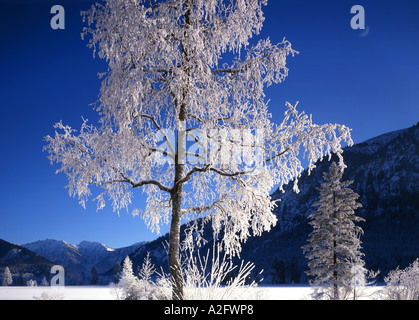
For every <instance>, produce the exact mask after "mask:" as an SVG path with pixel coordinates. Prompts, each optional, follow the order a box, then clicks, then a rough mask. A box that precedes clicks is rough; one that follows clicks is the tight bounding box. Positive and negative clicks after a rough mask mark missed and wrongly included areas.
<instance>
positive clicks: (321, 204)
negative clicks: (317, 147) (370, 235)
mask: <svg viewBox="0 0 419 320" xmlns="http://www.w3.org/2000/svg"><path fill="white" fill-rule="evenodd" d="M342 175H343V170H342V169H341V168H339V166H338V165H337V164H336V163H335V162H333V163H332V164H331V166H330V169H329V172H324V173H323V180H324V182H323V183H322V184H321V186H320V187H319V188H318V190H319V192H320V195H319V200H318V202H316V203H314V206H318V208H317V210H316V211H315V212H314V213H312V214H310V215H309V216H308V218H309V219H310V222H309V223H310V225H311V226H312V227H313V231H312V232H311V234H310V235H309V239H308V242H309V243H308V244H306V245H304V246H303V247H302V248H303V251H304V253H305V255H306V257H307V259H308V260H309V261H308V271H307V272H306V273H307V275H308V276H309V277H310V284H312V285H313V286H315V287H316V288H317V289H316V292H315V294H316V297H317V298H326V299H335V300H339V299H346V298H349V294H350V292H351V291H352V289H353V288H352V286H351V285H352V284H354V285H357V284H358V283H359V279H360V278H362V275H361V273H365V272H366V270H365V269H364V261H363V260H362V256H363V253H362V252H361V241H360V239H359V238H360V235H361V234H362V233H363V230H362V228H361V227H359V226H357V225H355V222H358V221H363V220H364V219H362V218H360V217H358V216H356V215H355V210H356V209H357V208H359V207H362V205H361V204H360V203H358V202H357V201H356V200H357V199H358V198H359V195H358V194H357V193H355V192H354V191H353V190H352V189H350V188H349V185H351V184H352V182H353V181H341V179H342Z"/></svg>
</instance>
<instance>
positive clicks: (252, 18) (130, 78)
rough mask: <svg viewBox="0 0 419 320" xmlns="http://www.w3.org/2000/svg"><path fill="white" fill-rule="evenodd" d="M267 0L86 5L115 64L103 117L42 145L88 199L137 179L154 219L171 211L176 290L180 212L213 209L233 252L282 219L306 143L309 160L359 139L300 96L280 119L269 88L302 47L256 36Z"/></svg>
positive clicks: (96, 36) (94, 40)
mask: <svg viewBox="0 0 419 320" xmlns="http://www.w3.org/2000/svg"><path fill="white" fill-rule="evenodd" d="M266 4H267V1H266V0H239V1H237V0H167V1H152V0H149V1H142V0H112V1H111V0H108V1H102V2H100V3H97V4H95V5H94V6H92V8H91V9H90V10H89V11H87V12H85V13H84V18H85V19H87V23H88V27H86V28H85V30H84V33H83V36H84V37H86V38H89V46H90V47H91V48H93V52H94V54H97V55H98V56H99V57H100V58H102V59H105V60H106V61H107V62H108V65H109V67H108V70H107V72H105V73H103V74H102V77H104V80H103V82H102V86H101V89H100V95H99V99H98V102H97V104H96V106H95V109H96V111H97V112H98V113H99V115H100V119H99V121H98V124H97V125H94V124H90V123H89V122H88V121H87V120H84V121H83V123H82V126H81V129H80V130H79V131H76V130H74V129H73V128H71V127H70V126H68V125H64V124H63V123H62V122H59V123H57V124H56V125H55V128H56V129H57V131H56V133H55V136H54V137H51V136H47V137H46V141H47V146H46V150H47V151H48V152H49V154H50V156H49V159H50V161H51V163H53V162H57V163H58V164H60V165H61V167H60V168H59V169H58V170H57V172H63V173H65V174H66V175H67V177H68V181H69V182H68V190H69V193H70V195H71V196H77V197H78V199H79V201H80V203H81V205H83V206H84V205H85V203H86V201H87V199H88V198H89V197H91V196H92V194H94V196H93V197H94V199H96V201H97V207H98V209H101V208H103V207H104V206H105V201H106V200H105V196H107V197H108V198H109V200H110V202H111V203H112V206H113V209H114V210H115V211H118V212H119V211H120V210H121V209H123V208H128V206H129V205H130V203H131V199H132V197H133V195H134V191H136V190H135V189H137V188H138V189H140V188H141V189H142V191H143V192H144V193H146V195H147V205H146V208H145V209H144V210H140V209H138V208H134V210H133V211H132V213H133V214H141V215H142V218H143V219H144V220H145V222H146V224H147V225H148V227H150V228H151V229H152V230H155V231H159V227H160V225H161V223H170V238H169V251H168V261H169V267H170V272H171V279H172V285H173V298H174V299H182V298H183V277H182V270H181V262H180V258H179V256H180V255H179V245H180V225H181V220H182V217H184V218H185V219H189V220H190V219H195V218H197V217H204V219H202V221H203V222H204V223H207V222H209V221H211V223H212V226H213V229H214V231H215V234H216V235H219V234H222V235H223V243H224V244H225V249H226V250H227V252H228V253H229V254H232V255H234V254H237V253H239V252H240V248H241V243H242V242H243V241H246V239H247V238H248V237H249V236H251V235H260V234H261V233H262V232H263V231H267V230H270V228H271V227H272V226H273V225H275V223H276V217H275V215H274V214H273V213H272V208H273V206H274V202H273V201H272V199H271V197H270V192H271V190H272V188H273V187H274V186H275V187H277V186H280V187H281V186H282V184H283V183H286V182H288V181H289V179H291V178H294V177H297V176H298V175H299V173H300V172H301V171H302V169H303V168H302V165H301V162H300V158H299V154H300V152H304V154H305V155H306V158H307V160H308V163H309V164H310V169H311V168H312V164H313V163H314V162H315V161H316V160H317V159H318V158H320V157H322V156H324V155H326V154H329V155H330V153H331V152H336V153H338V154H340V153H341V143H342V141H346V142H347V143H348V144H351V143H352V141H351V138H350V132H349V129H348V128H347V127H345V126H343V125H336V124H327V125H315V124H313V123H312V120H311V117H309V116H307V115H305V114H304V113H299V112H297V110H296V106H297V104H295V105H293V104H290V103H286V108H285V110H284V112H285V113H284V119H283V121H282V122H281V123H280V124H279V125H275V124H274V123H273V122H271V114H270V113H269V111H268V103H267V101H266V98H265V94H264V89H265V88H266V87H268V86H270V85H272V84H274V83H280V82H282V81H283V80H284V79H285V77H286V76H287V74H288V68H287V67H286V58H287V56H289V55H294V54H295V53H296V51H295V50H294V49H292V47H291V44H290V42H289V41H287V40H285V39H284V40H283V41H282V42H281V43H279V44H273V43H271V42H270V40H269V39H261V40H260V41H256V40H254V39H253V37H254V36H256V35H258V33H259V32H260V30H261V28H262V24H263V21H264V15H263V11H262V8H263V6H265V5H266ZM297 181H298V180H297V179H295V190H298V188H297ZM221 231H223V232H222V233H221ZM198 234H200V233H198ZM199 241H200V239H197V242H199Z"/></svg>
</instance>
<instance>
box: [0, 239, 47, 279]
mask: <svg viewBox="0 0 419 320" xmlns="http://www.w3.org/2000/svg"><path fill="white" fill-rule="evenodd" d="M53 265H54V263H53V262H51V261H49V260H47V259H45V258H43V257H41V256H39V255H37V254H36V253H34V252H32V251H30V250H28V249H26V248H23V247H21V246H19V245H16V244H13V243H10V242H7V241H5V240H2V239H0V279H1V277H2V275H3V272H4V270H5V268H6V267H8V268H9V270H10V272H11V274H12V277H13V281H14V284H15V285H22V286H23V285H26V281H28V280H30V279H32V280H36V281H37V282H38V283H41V281H42V279H43V277H45V276H46V275H47V274H49V272H50V270H51V267H52V266H53ZM1 280H2V279H1ZM0 283H1V282H0Z"/></svg>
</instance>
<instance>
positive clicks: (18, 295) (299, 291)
mask: <svg viewBox="0 0 419 320" xmlns="http://www.w3.org/2000/svg"><path fill="white" fill-rule="evenodd" d="M379 289H380V287H379V286H378V287H369V288H367V289H365V290H366V295H365V297H364V299H371V297H372V296H371V294H372V293H374V292H375V291H377V290H379ZM221 290H222V289H221ZM252 290H253V292H250V291H249V290H246V294H250V296H248V297H246V296H240V297H239V299H246V298H248V299H259V300H307V299H310V293H311V288H310V287H309V286H301V285H295V286H292V285H290V286H285V285H284V286H260V287H256V288H254V289H252ZM37 299H58V300H63V299H64V300H115V299H116V296H115V294H114V291H113V290H112V289H111V288H109V287H107V286H86V287H82V286H75V287H71V286H66V287H0V300H37Z"/></svg>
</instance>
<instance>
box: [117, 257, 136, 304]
mask: <svg viewBox="0 0 419 320" xmlns="http://www.w3.org/2000/svg"><path fill="white" fill-rule="evenodd" d="M117 287H118V288H119V289H120V290H121V291H122V299H124V300H137V299H138V287H139V283H138V278H137V277H136V276H135V275H134V272H133V270H132V261H131V259H130V258H129V256H127V257H126V258H125V259H124V263H123V266H122V271H121V275H120V277H119V282H118V284H117Z"/></svg>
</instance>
